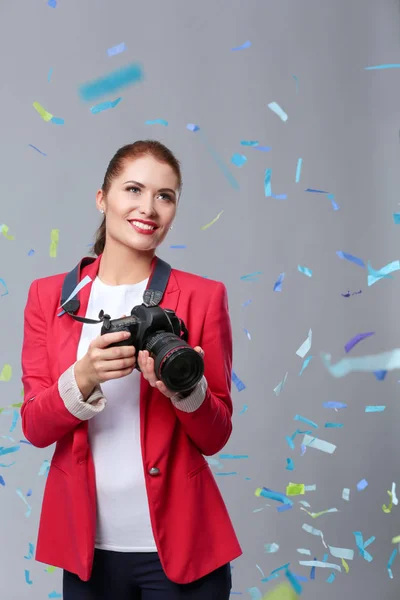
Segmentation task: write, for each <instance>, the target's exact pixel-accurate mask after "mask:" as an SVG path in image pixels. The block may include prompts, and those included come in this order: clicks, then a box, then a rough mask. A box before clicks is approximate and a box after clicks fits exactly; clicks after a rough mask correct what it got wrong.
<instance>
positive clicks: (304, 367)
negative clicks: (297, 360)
mask: <svg viewBox="0 0 400 600" xmlns="http://www.w3.org/2000/svg"><path fill="white" fill-rule="evenodd" d="M311 359H312V356H307V358H306V359H305V360H304V362H303V365H302V367H301V371H300V373H299V377H300V375H302V374H303V371H304V370H305V369H306V368H307V367H308V365H309V363H310V360H311Z"/></svg>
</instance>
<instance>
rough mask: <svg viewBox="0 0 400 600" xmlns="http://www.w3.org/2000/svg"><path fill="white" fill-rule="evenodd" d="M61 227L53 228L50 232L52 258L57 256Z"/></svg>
mask: <svg viewBox="0 0 400 600" xmlns="http://www.w3.org/2000/svg"><path fill="white" fill-rule="evenodd" d="M59 235H60V230H59V229H52V230H51V233H50V250H49V252H50V258H57V248H58V242H59Z"/></svg>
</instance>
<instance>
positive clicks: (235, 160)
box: [231, 153, 247, 167]
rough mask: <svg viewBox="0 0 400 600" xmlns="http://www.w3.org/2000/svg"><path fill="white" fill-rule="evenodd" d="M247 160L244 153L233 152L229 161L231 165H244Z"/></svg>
mask: <svg viewBox="0 0 400 600" xmlns="http://www.w3.org/2000/svg"><path fill="white" fill-rule="evenodd" d="M246 162H247V158H246V157H245V155H244V154H238V153H236V154H233V156H232V158H231V163H232V164H233V165H235V166H236V167H243V165H245V164H246Z"/></svg>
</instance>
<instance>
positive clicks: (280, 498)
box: [254, 487, 293, 506]
mask: <svg viewBox="0 0 400 600" xmlns="http://www.w3.org/2000/svg"><path fill="white" fill-rule="evenodd" d="M254 495H255V496H257V498H259V497H260V496H262V497H263V498H269V499H270V500H276V502H282V504H287V505H289V506H292V505H293V502H292V501H291V500H290V498H287V497H286V496H285V495H284V494H281V492H274V491H273V490H270V489H268V488H266V487H263V488H257V489H256V491H255V492H254Z"/></svg>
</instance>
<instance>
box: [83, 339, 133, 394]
mask: <svg viewBox="0 0 400 600" xmlns="http://www.w3.org/2000/svg"><path fill="white" fill-rule="evenodd" d="M129 337H130V333H129V332H127V331H118V332H115V333H105V334H104V335H99V336H97V337H96V338H95V339H94V340H92V341H91V342H90V344H89V348H88V351H87V352H86V354H85V356H83V357H82V358H81V359H80V360H78V361H77V362H76V364H75V369H74V375H75V380H76V383H77V385H78V387H79V389H80V391H81V393H82V395H83V397H84V398H85V399H86V398H87V397H88V396H90V394H91V393H92V391H93V390H94V388H95V387H96V386H97V385H98V384H100V383H104V382H105V381H109V380H110V379H119V378H120V377H125V376H126V375H129V374H130V373H132V371H133V369H134V368H135V365H136V351H135V347H134V346H132V345H129V346H113V347H112V348H107V346H109V345H110V344H114V343H115V342H121V341H123V340H127V339H128V338H129Z"/></svg>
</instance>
